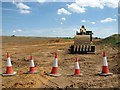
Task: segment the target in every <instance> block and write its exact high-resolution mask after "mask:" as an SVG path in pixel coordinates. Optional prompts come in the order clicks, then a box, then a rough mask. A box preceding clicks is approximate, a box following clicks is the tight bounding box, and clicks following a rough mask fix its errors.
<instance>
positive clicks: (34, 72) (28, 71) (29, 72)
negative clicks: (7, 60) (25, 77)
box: [27, 71, 38, 74]
mask: <svg viewBox="0 0 120 90" xmlns="http://www.w3.org/2000/svg"><path fill="white" fill-rule="evenodd" d="M35 73H38V71H35V72H30V71H28V72H27V74H35Z"/></svg>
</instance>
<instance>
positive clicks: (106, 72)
mask: <svg viewBox="0 0 120 90" xmlns="http://www.w3.org/2000/svg"><path fill="white" fill-rule="evenodd" d="M112 74H113V73H110V72H109V68H108V63H107V57H106V53H105V52H103V66H102V73H99V75H102V76H108V75H112Z"/></svg>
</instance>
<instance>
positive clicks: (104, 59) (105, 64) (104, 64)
mask: <svg viewBox="0 0 120 90" xmlns="http://www.w3.org/2000/svg"><path fill="white" fill-rule="evenodd" d="M103 66H108V63H107V58H106V57H103Z"/></svg>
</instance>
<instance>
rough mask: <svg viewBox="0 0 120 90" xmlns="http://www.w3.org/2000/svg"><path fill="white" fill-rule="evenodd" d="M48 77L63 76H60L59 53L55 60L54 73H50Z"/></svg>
mask: <svg viewBox="0 0 120 90" xmlns="http://www.w3.org/2000/svg"><path fill="white" fill-rule="evenodd" d="M48 75H50V76H54V77H58V76H61V74H58V59H57V53H56V55H55V60H54V63H53V68H52V71H51V73H48Z"/></svg>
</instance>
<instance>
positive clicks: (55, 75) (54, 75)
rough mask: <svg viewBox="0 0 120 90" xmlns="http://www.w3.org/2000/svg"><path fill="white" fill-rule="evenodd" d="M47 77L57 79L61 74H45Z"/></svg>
mask: <svg viewBox="0 0 120 90" xmlns="http://www.w3.org/2000/svg"><path fill="white" fill-rule="evenodd" d="M47 75H49V76H53V77H59V76H61V74H51V73H47Z"/></svg>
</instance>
